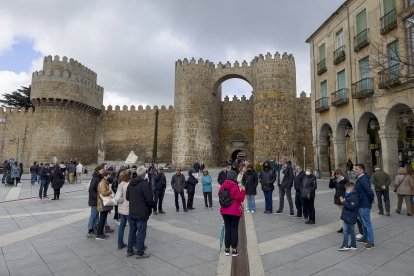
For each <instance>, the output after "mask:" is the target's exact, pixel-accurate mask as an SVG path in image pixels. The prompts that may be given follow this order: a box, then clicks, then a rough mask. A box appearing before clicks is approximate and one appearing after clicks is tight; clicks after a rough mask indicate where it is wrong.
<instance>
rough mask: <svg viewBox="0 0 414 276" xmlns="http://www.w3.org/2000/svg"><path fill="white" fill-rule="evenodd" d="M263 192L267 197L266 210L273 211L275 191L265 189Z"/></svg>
mask: <svg viewBox="0 0 414 276" xmlns="http://www.w3.org/2000/svg"><path fill="white" fill-rule="evenodd" d="M263 194H264V198H265V210H266V211H270V212H273V198H272V194H273V191H263Z"/></svg>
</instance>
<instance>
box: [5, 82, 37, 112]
mask: <svg viewBox="0 0 414 276" xmlns="http://www.w3.org/2000/svg"><path fill="white" fill-rule="evenodd" d="M30 92H31V87H30V86H29V87H26V86H22V87H21V88H19V89H17V90H16V91H13V92H11V93H5V94H3V98H4V99H3V100H0V103H1V104H2V106H6V107H14V108H18V109H21V108H24V109H26V110H28V109H29V108H30V107H33V108H34V106H33V104H32V102H31V101H30Z"/></svg>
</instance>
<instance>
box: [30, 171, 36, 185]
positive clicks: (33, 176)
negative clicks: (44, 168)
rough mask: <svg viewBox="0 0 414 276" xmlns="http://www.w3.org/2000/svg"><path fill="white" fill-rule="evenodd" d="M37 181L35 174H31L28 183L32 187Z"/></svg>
mask: <svg viewBox="0 0 414 276" xmlns="http://www.w3.org/2000/svg"><path fill="white" fill-rule="evenodd" d="M36 181H37V173H31V178H30V183H32V185H33V184H34V183H35V182H36Z"/></svg>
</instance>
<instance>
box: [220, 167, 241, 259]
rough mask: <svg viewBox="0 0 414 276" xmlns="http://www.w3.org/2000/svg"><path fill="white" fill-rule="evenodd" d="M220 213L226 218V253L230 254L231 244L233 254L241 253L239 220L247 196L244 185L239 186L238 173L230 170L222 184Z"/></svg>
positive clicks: (226, 254) (234, 255)
mask: <svg viewBox="0 0 414 276" xmlns="http://www.w3.org/2000/svg"><path fill="white" fill-rule="evenodd" d="M218 196H219V202H220V205H221V207H220V214H221V215H222V216H223V220H224V233H225V234H224V245H225V249H224V255H225V256H230V246H231V248H232V256H233V257H236V256H238V255H239V253H238V251H237V245H238V240H239V236H238V233H239V221H240V217H241V216H242V213H243V208H242V202H243V201H244V198H245V196H246V190H245V188H244V186H242V187H240V188H239V185H238V184H237V173H236V172H235V171H233V170H230V171H229V172H228V173H227V177H226V180H225V181H224V183H223V184H222V185H221V186H220V189H219V192H218Z"/></svg>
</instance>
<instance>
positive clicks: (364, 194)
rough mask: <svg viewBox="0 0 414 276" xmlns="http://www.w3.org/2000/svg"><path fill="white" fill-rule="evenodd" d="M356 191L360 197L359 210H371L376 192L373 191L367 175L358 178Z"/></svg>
mask: <svg viewBox="0 0 414 276" xmlns="http://www.w3.org/2000/svg"><path fill="white" fill-rule="evenodd" d="M355 191H356V192H357V194H358V195H359V208H367V209H371V207H372V202H373V201H374V192H373V191H372V189H371V181H370V180H369V177H368V176H367V175H366V174H364V175H363V176H361V177H358V178H357V181H356V183H355Z"/></svg>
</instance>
